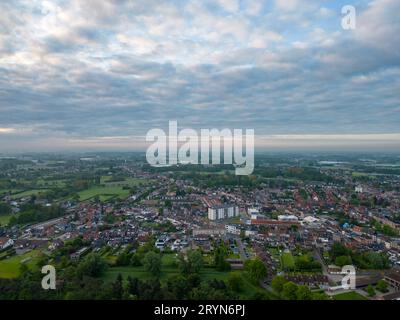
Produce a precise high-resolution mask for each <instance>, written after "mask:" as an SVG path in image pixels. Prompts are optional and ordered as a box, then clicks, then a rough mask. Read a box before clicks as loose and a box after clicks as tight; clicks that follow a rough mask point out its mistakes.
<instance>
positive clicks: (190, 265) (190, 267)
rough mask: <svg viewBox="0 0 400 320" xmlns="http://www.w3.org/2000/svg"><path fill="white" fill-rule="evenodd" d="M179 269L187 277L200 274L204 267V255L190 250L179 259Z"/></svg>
mask: <svg viewBox="0 0 400 320" xmlns="http://www.w3.org/2000/svg"><path fill="white" fill-rule="evenodd" d="M178 267H179V269H180V271H181V272H182V273H183V274H186V275H189V274H193V273H199V272H200V270H201V268H202V267H203V255H202V254H201V252H200V251H198V250H189V251H188V252H187V253H186V255H185V254H183V253H181V254H180V255H179V258H178Z"/></svg>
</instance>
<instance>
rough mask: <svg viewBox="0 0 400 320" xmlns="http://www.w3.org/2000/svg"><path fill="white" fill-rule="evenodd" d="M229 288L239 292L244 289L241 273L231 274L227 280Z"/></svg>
mask: <svg viewBox="0 0 400 320" xmlns="http://www.w3.org/2000/svg"><path fill="white" fill-rule="evenodd" d="M227 284H228V288H229V289H230V290H232V291H235V292H239V291H240V290H241V289H242V287H243V279H242V276H241V275H240V273H239V272H237V271H235V272H230V273H229V275H228V279H227Z"/></svg>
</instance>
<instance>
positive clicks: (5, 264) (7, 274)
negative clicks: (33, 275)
mask: <svg viewBox="0 0 400 320" xmlns="http://www.w3.org/2000/svg"><path fill="white" fill-rule="evenodd" d="M38 257H39V251H37V250H32V251H29V252H27V253H25V254H22V255H15V256H12V257H11V258H8V259H6V260H1V261H0V278H5V279H12V278H16V277H18V275H19V273H20V266H21V263H22V261H25V262H24V263H26V264H27V266H28V267H32V266H34V265H35V264H36V262H37V260H38Z"/></svg>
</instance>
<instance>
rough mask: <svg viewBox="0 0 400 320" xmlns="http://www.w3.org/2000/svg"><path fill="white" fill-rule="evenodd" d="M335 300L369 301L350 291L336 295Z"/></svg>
mask: <svg viewBox="0 0 400 320" xmlns="http://www.w3.org/2000/svg"><path fill="white" fill-rule="evenodd" d="M333 300H368V299H367V298H365V297H364V296H362V295H361V294H359V293H357V292H355V291H350V292H345V293H339V294H336V295H334V296H333Z"/></svg>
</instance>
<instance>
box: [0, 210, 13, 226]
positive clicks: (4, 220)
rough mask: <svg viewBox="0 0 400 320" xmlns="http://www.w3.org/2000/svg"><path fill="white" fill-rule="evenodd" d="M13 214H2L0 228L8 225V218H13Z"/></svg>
mask: <svg viewBox="0 0 400 320" xmlns="http://www.w3.org/2000/svg"><path fill="white" fill-rule="evenodd" d="M13 215H14V214H13V213H10V214H2V215H0V226H5V225H7V224H8V221H10V218H11V217H12V216H13Z"/></svg>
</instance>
